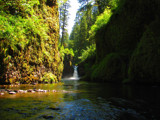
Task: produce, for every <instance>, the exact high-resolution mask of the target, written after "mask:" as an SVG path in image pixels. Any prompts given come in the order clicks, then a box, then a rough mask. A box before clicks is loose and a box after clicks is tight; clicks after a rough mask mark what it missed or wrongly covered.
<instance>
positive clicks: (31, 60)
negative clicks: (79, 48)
mask: <svg viewBox="0 0 160 120" xmlns="http://www.w3.org/2000/svg"><path fill="white" fill-rule="evenodd" d="M52 2H56V0H55V1H52ZM50 4H51V3H50V2H48V1H46V0H3V1H2V0H0V79H1V78H3V79H6V81H5V82H7V83H11V84H12V83H15V82H17V81H19V82H20V83H31V82H36V81H40V78H42V77H43V73H44V72H49V71H53V72H54V74H56V79H55V81H58V80H60V79H61V74H62V70H63V67H62V66H63V62H62V59H61V56H60V54H59V51H58V38H59V20H58V6H57V4H54V7H53V5H50ZM58 65H59V66H58ZM17 73H18V74H17ZM46 76H51V78H52V77H53V75H46ZM46 76H45V77H46ZM0 82H1V81H0ZM53 82H54V81H53Z"/></svg>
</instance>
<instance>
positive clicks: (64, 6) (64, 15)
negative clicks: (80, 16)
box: [59, 0, 70, 45]
mask: <svg viewBox="0 0 160 120" xmlns="http://www.w3.org/2000/svg"><path fill="white" fill-rule="evenodd" d="M59 5H60V6H59V13H60V15H59V19H60V31H61V34H60V35H61V36H60V41H61V45H64V43H65V41H67V40H68V31H67V28H66V27H67V25H68V18H69V17H68V16H69V12H68V9H69V7H70V1H69V0H67V1H66V0H65V1H61V3H59Z"/></svg>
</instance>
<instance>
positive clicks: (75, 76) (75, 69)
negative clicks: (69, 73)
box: [70, 66, 79, 80]
mask: <svg viewBox="0 0 160 120" xmlns="http://www.w3.org/2000/svg"><path fill="white" fill-rule="evenodd" d="M73 67H74V72H73V77H71V78H70V79H73V80H78V79H79V77H78V70H77V68H78V66H73Z"/></svg>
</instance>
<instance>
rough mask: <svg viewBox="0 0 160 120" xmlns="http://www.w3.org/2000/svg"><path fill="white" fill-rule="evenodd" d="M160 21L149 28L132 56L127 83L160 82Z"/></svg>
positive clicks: (156, 21)
mask: <svg viewBox="0 0 160 120" xmlns="http://www.w3.org/2000/svg"><path fill="white" fill-rule="evenodd" d="M159 27H160V23H159V19H157V20H155V21H154V22H152V24H150V26H149V27H147V30H146V31H145V32H144V34H143V36H142V38H141V40H140V42H139V43H138V46H137V47H136V49H135V51H134V52H133V54H132V57H131V60H130V64H129V70H128V74H129V80H128V81H127V82H145V83H147V82H152V83H153V82H160V80H159V71H160V66H159V61H160V48H159V46H160V35H159Z"/></svg>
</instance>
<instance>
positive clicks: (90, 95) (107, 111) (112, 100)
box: [0, 79, 160, 120]
mask: <svg viewBox="0 0 160 120" xmlns="http://www.w3.org/2000/svg"><path fill="white" fill-rule="evenodd" d="M0 89H12V90H15V89H22V90H27V89H44V90H51V91H50V92H46V93H39V92H35V93H17V94H15V95H10V94H7V93H5V94H4V95H0V118H3V120H15V119H16V120H21V119H26V120H28V119H29V120H35V119H37V120H39V119H40V120H41V119H42V120H44V119H55V120H87V119H88V120H119V119H123V118H124V117H125V118H124V119H130V118H132V119H139V120H145V119H148V120H149V119H153V120H154V119H155V120H156V119H157V120H158V119H159V116H158V112H159V110H160V109H159V108H160V104H159V101H160V95H159V92H160V87H158V86H129V85H119V84H109V83H91V82H84V81H79V80H73V79H65V80H62V82H61V83H57V84H38V85H19V86H1V87H0ZM52 90H55V91H56V92H53V91H52ZM133 101H134V102H133ZM135 101H136V102H135ZM137 101H138V102H137ZM148 105H150V106H152V107H150V106H148ZM156 113H157V114H156ZM126 114H127V115H126ZM147 115H148V116H147ZM128 116H129V118H128Z"/></svg>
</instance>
